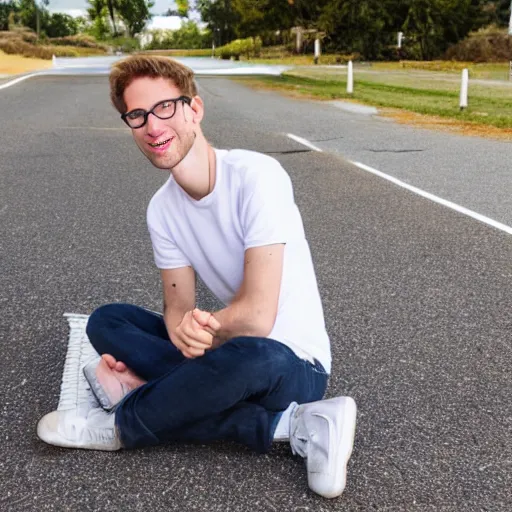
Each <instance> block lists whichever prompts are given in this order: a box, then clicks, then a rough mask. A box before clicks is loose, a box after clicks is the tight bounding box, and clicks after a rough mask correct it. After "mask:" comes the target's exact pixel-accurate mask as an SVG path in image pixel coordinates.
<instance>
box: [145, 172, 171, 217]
mask: <svg viewBox="0 0 512 512" xmlns="http://www.w3.org/2000/svg"><path fill="white" fill-rule="evenodd" d="M172 182H173V180H172V176H171V177H169V179H168V180H167V181H166V182H165V183H164V184H163V185H162V186H161V187H160V188H159V189H158V190H157V191H156V192H155V193H154V194H153V197H152V198H151V199H150V200H149V204H148V208H147V213H148V216H149V215H150V214H151V213H153V212H155V211H157V210H160V208H161V205H162V204H164V203H168V200H167V196H168V194H169V193H170V192H171V188H172Z"/></svg>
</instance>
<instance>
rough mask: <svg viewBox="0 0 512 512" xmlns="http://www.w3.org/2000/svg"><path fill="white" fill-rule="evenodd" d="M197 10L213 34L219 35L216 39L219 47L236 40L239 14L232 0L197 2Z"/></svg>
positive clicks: (199, 0) (201, 0) (202, 0)
mask: <svg viewBox="0 0 512 512" xmlns="http://www.w3.org/2000/svg"><path fill="white" fill-rule="evenodd" d="M196 8H197V10H198V11H199V13H200V14H201V19H202V20H203V21H204V22H206V23H207V24H208V28H209V29H210V30H211V32H212V34H218V36H217V37H216V38H215V39H216V43H217V44H218V45H219V46H220V45H224V44H226V43H229V42H230V41H233V39H235V37H236V27H237V25H238V22H239V14H238V13H237V12H236V11H235V10H234V9H233V5H232V0H197V2H196Z"/></svg>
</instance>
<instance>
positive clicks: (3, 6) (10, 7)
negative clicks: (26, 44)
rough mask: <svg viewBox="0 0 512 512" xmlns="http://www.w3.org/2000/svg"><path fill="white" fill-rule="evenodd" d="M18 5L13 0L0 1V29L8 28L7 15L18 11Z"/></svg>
mask: <svg viewBox="0 0 512 512" xmlns="http://www.w3.org/2000/svg"><path fill="white" fill-rule="evenodd" d="M19 10H20V8H19V5H18V3H17V2H15V1H14V0H10V1H8V2H2V3H0V30H9V16H10V15H11V13H14V14H17V13H19Z"/></svg>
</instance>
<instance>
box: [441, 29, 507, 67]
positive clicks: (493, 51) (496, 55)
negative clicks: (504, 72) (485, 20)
mask: <svg viewBox="0 0 512 512" xmlns="http://www.w3.org/2000/svg"><path fill="white" fill-rule="evenodd" d="M443 58H444V59H447V60H456V61H466V62H503V61H509V60H512V37H510V36H509V35H508V34H507V31H506V30H503V29H498V28H496V27H495V26H494V25H491V26H490V27H486V28H484V29H481V30H479V31H478V32H473V33H471V34H470V35H469V36H468V37H467V38H466V39H463V40H462V41H460V42H459V43H457V44H455V45H453V46H451V47H450V48H448V50H446V53H445V54H444V56H443Z"/></svg>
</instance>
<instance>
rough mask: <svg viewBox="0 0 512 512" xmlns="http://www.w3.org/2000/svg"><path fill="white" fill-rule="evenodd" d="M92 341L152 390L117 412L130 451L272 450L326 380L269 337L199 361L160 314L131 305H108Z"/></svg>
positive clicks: (96, 317) (99, 313)
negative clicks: (298, 408) (204, 446)
mask: <svg viewBox="0 0 512 512" xmlns="http://www.w3.org/2000/svg"><path fill="white" fill-rule="evenodd" d="M87 335H88V337H89V339H90V341H91V343H92V345H93V346H94V348H95V349H96V351H97V352H98V353H99V354H112V355H113V356H114V357H115V358H116V359H117V360H119V361H123V362H124V363H126V365H127V366H128V367H130V368H131V369H132V370H133V371H134V372H136V373H137V374H138V375H139V376H140V377H142V378H143V379H145V380H147V381H148V382H147V384H145V385H143V386H141V387H139V388H137V389H136V390H134V391H132V392H131V393H130V394H129V395H127V396H126V397H125V398H124V399H123V401H122V402H120V404H119V405H118V407H117V408H116V426H117V428H118V431H119V434H120V436H121V442H122V444H123V446H124V447H125V448H138V447H143V446H149V445H155V444H160V443H164V442H169V441H198V442H207V441H213V440H231V441H238V442H241V443H243V444H244V445H246V446H248V447H250V448H252V449H254V450H256V451H258V452H262V453H263V452H266V451H268V450H269V449H270V446H271V444H272V439H273V435H274V430H275V428H276V426H277V422H278V420H279V418H280V416H281V413H282V411H284V410H285V409H286V408H287V407H288V406H289V405H290V403H291V402H294V401H295V402H298V403H306V402H312V401H315V400H320V399H321V398H322V397H323V395H324V393H325V389H326V387H327V380H328V375H327V374H326V373H325V370H324V369H323V367H322V365H321V364H320V363H316V364H312V363H310V362H308V361H305V360H303V359H300V358H299V357H297V356H296V355H295V354H294V352H292V350H291V349H289V348H288V347H287V346H286V345H283V344H282V343H279V342H278V341H275V340H272V339H269V338H255V337H245V336H244V337H237V338H233V339H231V340H229V341H228V342H226V343H225V344H224V345H222V346H221V347H219V348H218V349H215V350H211V351H209V352H207V353H205V355H204V356H202V357H198V358H196V359H186V358H185V357H184V356H183V355H182V354H181V352H180V351H179V350H177V349H176V347H175V346H174V345H173V344H172V342H171V340H170V338H169V335H168V333H167V329H166V327H165V323H164V320H163V317H162V315H159V314H157V313H153V312H150V311H148V310H146V309H143V308H140V307H137V306H133V305H130V304H107V305H105V306H101V307H100V308H98V309H97V310H96V311H94V313H93V314H92V315H91V316H90V318H89V322H88V324H87Z"/></svg>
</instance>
